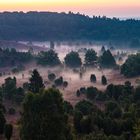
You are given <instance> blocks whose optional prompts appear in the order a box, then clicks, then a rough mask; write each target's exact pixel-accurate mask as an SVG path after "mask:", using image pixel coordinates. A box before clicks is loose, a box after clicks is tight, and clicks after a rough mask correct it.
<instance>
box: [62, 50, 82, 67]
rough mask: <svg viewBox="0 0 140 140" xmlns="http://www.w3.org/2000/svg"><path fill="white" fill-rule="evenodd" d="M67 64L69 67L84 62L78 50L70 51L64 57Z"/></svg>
mask: <svg viewBox="0 0 140 140" xmlns="http://www.w3.org/2000/svg"><path fill="white" fill-rule="evenodd" d="M64 60H65V64H66V66H68V67H80V66H81V64H82V62H81V58H80V56H79V54H78V53H77V52H74V51H72V52H70V53H68V54H67V55H66V57H65V58H64Z"/></svg>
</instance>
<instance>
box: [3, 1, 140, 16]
mask: <svg viewBox="0 0 140 140" xmlns="http://www.w3.org/2000/svg"><path fill="white" fill-rule="evenodd" d="M0 11H58V12H68V11H73V12H80V13H84V14H87V15H90V16H92V15H106V16H111V17H112V16H117V17H140V0H116V1H115V0H1V1H0Z"/></svg>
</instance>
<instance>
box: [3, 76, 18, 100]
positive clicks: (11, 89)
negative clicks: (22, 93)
mask: <svg viewBox="0 0 140 140" xmlns="http://www.w3.org/2000/svg"><path fill="white" fill-rule="evenodd" d="M2 87H3V92H4V96H5V98H7V99H12V98H13V96H14V94H16V78H15V77H14V78H11V77H8V78H6V79H5V83H4V84H3V85H2Z"/></svg>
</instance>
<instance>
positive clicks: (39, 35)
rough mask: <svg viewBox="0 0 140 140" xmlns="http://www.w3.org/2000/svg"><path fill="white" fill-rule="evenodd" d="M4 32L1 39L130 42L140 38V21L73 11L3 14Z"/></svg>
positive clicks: (0, 15)
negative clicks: (91, 15)
mask: <svg viewBox="0 0 140 140" xmlns="http://www.w3.org/2000/svg"><path fill="white" fill-rule="evenodd" d="M0 31H1V34H0V39H1V40H8V39H9V40H45V41H46V40H73V39H75V40H78V39H88V40H89V39H90V40H110V39H117V40H119V39H120V40H129V39H132V38H136V37H137V38H140V21H139V20H134V19H128V20H119V19H117V18H112V19H111V18H107V17H105V16H103V17H101V16H99V17H96V16H93V17H89V16H86V15H82V14H74V13H72V12H69V13H68V14H66V13H56V12H27V13H24V12H3V13H0Z"/></svg>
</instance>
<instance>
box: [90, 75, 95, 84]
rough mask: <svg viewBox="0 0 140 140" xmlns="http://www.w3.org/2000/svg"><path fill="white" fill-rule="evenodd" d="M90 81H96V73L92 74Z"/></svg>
mask: <svg viewBox="0 0 140 140" xmlns="http://www.w3.org/2000/svg"><path fill="white" fill-rule="evenodd" d="M90 82H93V83H96V76H95V74H91V76H90Z"/></svg>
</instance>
